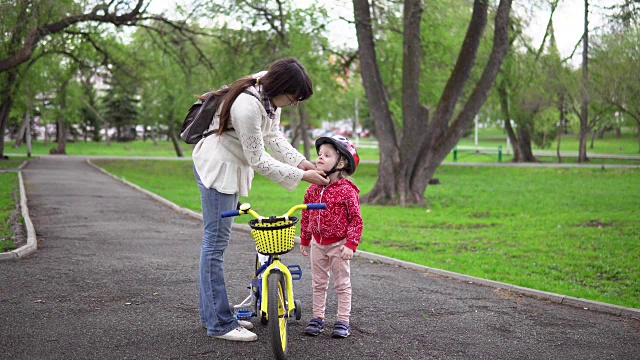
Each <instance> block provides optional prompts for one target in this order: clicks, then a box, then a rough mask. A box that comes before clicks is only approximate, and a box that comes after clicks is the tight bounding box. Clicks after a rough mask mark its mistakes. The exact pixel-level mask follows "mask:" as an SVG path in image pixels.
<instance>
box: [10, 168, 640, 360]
mask: <svg viewBox="0 0 640 360" xmlns="http://www.w3.org/2000/svg"><path fill="white" fill-rule="evenodd" d="M23 174H24V177H25V182H26V190H27V193H28V197H29V208H30V210H31V215H32V220H33V222H34V225H35V229H36V231H37V233H38V245H39V249H38V251H37V252H35V253H34V254H33V255H31V256H29V257H27V258H24V259H21V260H16V261H4V262H0V358H1V359H29V360H31V359H199V358H212V359H243V360H244V359H268V358H270V357H271V352H270V348H269V342H268V338H267V335H266V331H265V328H264V327H262V326H261V325H258V326H257V327H256V329H257V333H258V336H259V340H258V341H257V342H254V343H234V342H228V341H223V340H217V339H210V338H208V337H207V336H206V333H205V331H204V330H202V329H201V328H200V327H199V318H198V313H197V275H196V274H197V268H198V254H199V247H200V237H201V229H200V223H199V222H198V221H197V220H194V219H193V218H191V217H188V216H186V215H182V214H179V213H177V212H175V211H173V210H171V209H170V208H168V207H166V206H164V205H161V204H159V203H158V202H157V201H155V200H152V199H151V198H149V197H148V196H146V195H143V194H141V193H140V192H137V191H135V190H133V189H131V188H129V187H127V186H125V185H123V184H122V183H120V182H118V181H116V180H113V179H112V178H110V177H108V176H106V175H104V174H102V173H101V172H99V171H97V170H96V169H94V168H92V167H90V166H89V165H87V163H86V162H85V161H84V160H83V159H80V158H73V157H46V158H41V159H37V160H33V161H31V162H30V163H29V164H28V165H27V166H26V167H25V169H24V170H23ZM194 186H195V184H194ZM253 258H254V253H253V245H252V242H251V240H250V238H249V237H248V235H247V234H246V233H245V232H241V231H240V232H234V235H233V239H232V242H231V245H230V247H229V250H228V252H227V254H226V263H225V268H226V277H227V282H228V285H229V287H230V289H229V292H230V298H231V299H232V300H236V301H239V300H240V299H241V298H243V297H244V296H245V295H246V292H247V290H246V289H245V284H246V280H247V279H248V277H249V276H250V271H249V269H250V268H251V266H252V264H253ZM285 259H286V260H287V261H288V262H290V263H300V264H301V265H302V269H303V272H304V276H303V280H302V281H301V282H299V283H297V287H296V294H297V295H298V297H299V299H300V300H301V301H302V304H303V306H304V308H305V309H309V308H310V304H311V294H310V276H309V273H310V272H309V266H308V260H306V259H303V258H302V257H301V256H300V255H298V254H297V253H291V254H290V255H286V257H285ZM352 273H353V284H354V304H353V315H352V326H353V335H352V336H351V337H349V338H347V339H341V340H336V339H332V338H330V337H329V336H327V335H326V334H324V335H321V336H319V337H317V338H307V337H304V336H302V335H301V333H302V331H303V326H304V321H306V320H308V319H309V317H310V312H309V311H308V310H307V311H306V312H305V313H304V314H303V322H296V321H292V322H291V325H290V331H291V334H292V339H291V350H290V351H291V352H290V358H291V359H360V358H362V359H640V321H638V320H635V319H632V318H629V317H620V316H615V315H611V314H606V313H600V312H597V311H591V310H589V311H586V310H583V309H580V308H576V307H572V306H566V305H559V304H556V303H552V302H547V301H540V300H535V299H532V298H528V297H522V296H519V295H516V294H514V293H511V292H507V291H504V290H499V289H495V288H491V287H484V286H479V285H475V284H469V283H466V282H462V281H455V280H452V279H448V278H444V277H439V276H435V275H430V274H428V273H426V272H423V271H418V270H411V269H405V268H400V267H396V266H392V265H387V264H383V263H379V262H371V261H369V260H366V259H363V258H359V259H357V260H356V261H354V262H353V265H352ZM333 298H334V296H333V294H332V293H330V302H329V306H328V316H329V319H328V320H329V321H330V322H331V321H333V314H334V313H335V310H336V303H335V301H334V300H333Z"/></svg>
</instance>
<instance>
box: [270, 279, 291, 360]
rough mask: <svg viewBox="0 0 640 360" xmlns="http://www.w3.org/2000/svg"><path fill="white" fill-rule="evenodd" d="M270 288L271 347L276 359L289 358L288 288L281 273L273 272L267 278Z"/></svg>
mask: <svg viewBox="0 0 640 360" xmlns="http://www.w3.org/2000/svg"><path fill="white" fill-rule="evenodd" d="M267 284H268V286H269V295H268V296H269V298H268V305H267V311H268V317H269V322H268V329H269V335H270V337H271V347H272V348H273V354H274V355H275V356H276V359H286V358H287V347H288V346H287V308H286V305H285V295H284V294H285V292H286V287H285V284H284V277H283V275H282V273H280V272H272V273H271V274H269V277H268V278H267Z"/></svg>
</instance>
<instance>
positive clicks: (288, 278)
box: [260, 257, 295, 319]
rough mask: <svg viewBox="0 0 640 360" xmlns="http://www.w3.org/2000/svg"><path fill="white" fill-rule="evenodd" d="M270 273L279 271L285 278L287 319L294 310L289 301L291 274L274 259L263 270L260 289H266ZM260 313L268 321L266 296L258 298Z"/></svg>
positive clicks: (292, 304)
mask: <svg viewBox="0 0 640 360" xmlns="http://www.w3.org/2000/svg"><path fill="white" fill-rule="evenodd" d="M272 271H280V272H281V273H282V274H283V275H284V277H285V281H286V285H287V295H286V296H287V297H286V302H287V317H290V316H291V314H292V313H293V311H294V310H295V305H294V303H293V301H291V299H293V278H292V277H291V272H290V271H289V268H288V267H287V266H286V265H285V264H283V263H282V262H280V259H279V258H276V257H274V259H273V262H272V263H271V265H269V266H268V267H267V268H266V269H265V270H264V273H263V274H262V288H263V289H266V288H267V287H268V285H267V279H268V278H269V274H271V272H272ZM260 300H261V301H260V311H261V313H262V314H267V319H268V316H269V315H268V312H267V306H268V303H269V302H268V301H269V300H268V299H267V296H260Z"/></svg>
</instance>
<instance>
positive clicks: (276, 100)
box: [271, 94, 300, 108]
mask: <svg viewBox="0 0 640 360" xmlns="http://www.w3.org/2000/svg"><path fill="white" fill-rule="evenodd" d="M271 102H273V105H275V106H277V107H279V108H283V107H286V106H289V105H293V106H298V103H299V102H300V101H298V100H297V99H296V97H295V96H294V95H291V94H282V95H278V96H275V97H273V98H272V99H271Z"/></svg>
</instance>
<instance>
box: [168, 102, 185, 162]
mask: <svg viewBox="0 0 640 360" xmlns="http://www.w3.org/2000/svg"><path fill="white" fill-rule="evenodd" d="M171 103H173V99H171ZM169 135H170V136H171V142H172V143H173V149H174V150H175V151H176V156H178V157H180V158H181V157H184V154H183V153H182V148H181V147H180V138H179V137H178V133H177V131H176V120H175V119H174V117H173V110H171V111H169Z"/></svg>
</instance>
